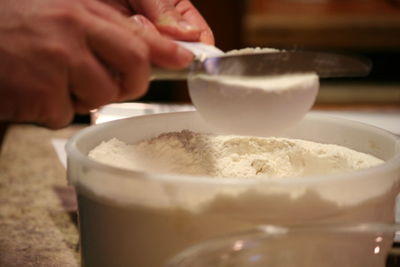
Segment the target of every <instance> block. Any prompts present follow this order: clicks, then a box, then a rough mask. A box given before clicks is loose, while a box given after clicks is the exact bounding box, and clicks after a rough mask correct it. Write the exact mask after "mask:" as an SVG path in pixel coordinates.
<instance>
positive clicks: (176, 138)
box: [89, 130, 383, 178]
mask: <svg viewBox="0 0 400 267" xmlns="http://www.w3.org/2000/svg"><path fill="white" fill-rule="evenodd" d="M89 157H90V158H92V159H95V160H98V161H101V162H103V163H107V164H111V165H115V166H118V167H122V168H126V169H133V170H135V169H136V170H147V171H149V170H150V171H157V172H166V173H179V174H190V175H206V176H212V177H243V178H244V177H254V176H256V177H301V176H306V175H319V174H330V173H337V172H343V171H349V170H355V169H361V168H368V167H371V166H375V165H378V164H380V163H382V162H383V161H382V160H380V159H378V158H375V157H373V156H371V155H367V154H364V153H360V152H357V151H354V150H351V149H349V148H346V147H343V146H338V145H330V144H318V143H314V142H309V141H304V140H296V139H287V138H274V137H269V138H261V137H249V136H236V135H211V134H201V133H194V132H191V131H188V130H184V131H181V132H172V133H164V134H161V135H160V136H158V137H156V138H153V139H149V140H145V141H142V142H140V143H139V144H134V145H129V144H125V143H123V142H121V141H119V140H118V139H115V138H114V139H111V140H109V141H107V142H103V143H101V144H100V145H99V146H97V147H96V148H95V149H93V150H92V151H91V152H90V154H89Z"/></svg>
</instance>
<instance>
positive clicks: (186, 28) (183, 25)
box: [178, 20, 197, 31]
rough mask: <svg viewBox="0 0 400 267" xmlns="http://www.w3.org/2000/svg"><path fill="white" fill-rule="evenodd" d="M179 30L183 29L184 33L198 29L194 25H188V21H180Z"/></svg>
mask: <svg viewBox="0 0 400 267" xmlns="http://www.w3.org/2000/svg"><path fill="white" fill-rule="evenodd" d="M178 25H179V28H181V29H182V30H183V31H195V30H197V28H196V27H195V26H193V25H192V24H190V23H188V22H187V21H184V20H182V21H179V23H178Z"/></svg>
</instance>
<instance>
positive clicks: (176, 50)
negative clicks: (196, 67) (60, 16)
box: [92, 5, 193, 69]
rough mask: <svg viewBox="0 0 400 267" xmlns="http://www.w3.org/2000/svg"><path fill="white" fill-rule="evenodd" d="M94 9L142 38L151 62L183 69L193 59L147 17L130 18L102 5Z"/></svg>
mask: <svg viewBox="0 0 400 267" xmlns="http://www.w3.org/2000/svg"><path fill="white" fill-rule="evenodd" d="M92 9H93V12H96V13H97V14H98V15H99V16H100V17H101V18H103V19H107V20H108V21H109V22H112V23H113V24H114V25H115V26H117V27H118V28H120V29H121V30H127V31H129V35H132V36H136V37H137V38H139V39H141V40H142V41H143V42H144V43H145V44H146V45H147V46H148V49H149V58H150V61H151V63H153V64H155V65H158V66H161V67H165V68H172V69H181V68H183V67H186V66H187V65H188V64H189V63H190V62H191V61H192V59H193V55H192V53H191V52H189V51H188V50H186V49H184V48H182V47H181V46H179V45H177V44H176V43H175V42H173V41H171V40H170V39H168V38H166V37H164V36H161V35H160V34H159V33H158V31H157V30H156V29H155V27H154V25H153V24H152V23H151V22H150V21H149V20H147V19H146V18H145V17H143V16H140V15H139V16H134V17H133V18H131V19H130V20H128V19H126V18H125V17H123V16H121V15H120V14H119V13H117V12H108V10H107V9H105V8H104V6H101V5H96V6H93V7H92Z"/></svg>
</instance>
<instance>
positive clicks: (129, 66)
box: [87, 19, 150, 100]
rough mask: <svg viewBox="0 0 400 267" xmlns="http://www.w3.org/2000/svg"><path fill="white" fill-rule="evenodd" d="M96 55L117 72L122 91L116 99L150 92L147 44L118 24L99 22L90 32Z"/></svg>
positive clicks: (100, 20)
mask: <svg viewBox="0 0 400 267" xmlns="http://www.w3.org/2000/svg"><path fill="white" fill-rule="evenodd" d="M87 39H88V40H87V41H88V43H89V47H90V48H91V49H92V50H93V52H94V53H95V54H96V55H97V56H98V57H99V58H100V59H101V60H102V61H103V62H105V63H106V64H107V65H109V66H110V67H111V68H112V69H113V70H115V71H117V72H118V79H119V81H118V82H119V87H120V92H119V95H118V96H117V98H116V99H118V100H125V99H128V98H138V97H140V96H142V95H143V94H144V93H145V92H146V89H147V86H148V81H149V75H150V60H149V51H148V47H147V45H146V44H145V43H144V42H143V41H142V40H141V39H140V38H138V37H137V36H135V35H132V34H130V32H129V31H127V30H126V29H124V28H122V27H118V26H117V25H115V24H112V23H109V22H107V21H105V20H102V19H96V21H94V23H92V24H91V25H90V27H89V29H88V32H87Z"/></svg>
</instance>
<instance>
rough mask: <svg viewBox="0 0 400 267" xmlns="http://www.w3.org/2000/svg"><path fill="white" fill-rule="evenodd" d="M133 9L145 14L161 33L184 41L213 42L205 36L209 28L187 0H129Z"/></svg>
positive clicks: (209, 31)
mask: <svg viewBox="0 0 400 267" xmlns="http://www.w3.org/2000/svg"><path fill="white" fill-rule="evenodd" d="M129 1H130V3H131V5H132V6H133V8H134V9H135V11H137V12H138V13H140V14H143V15H145V16H146V17H148V18H149V19H150V21H152V22H153V23H154V24H155V25H156V27H157V29H158V30H159V31H160V32H162V33H163V34H166V35H169V36H170V37H172V38H174V39H178V40H184V41H206V42H208V43H211V42H213V40H214V39H213V38H212V34H211V35H210V36H211V38H205V37H204V36H205V35H206V34H205V32H208V33H211V30H210V28H209V27H208V25H207V23H206V22H205V21H204V19H203V18H202V16H201V15H200V13H199V12H198V11H197V10H196V8H195V7H194V6H193V5H192V4H191V3H190V1H189V0H129Z"/></svg>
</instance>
